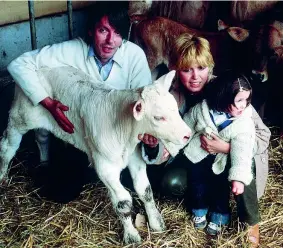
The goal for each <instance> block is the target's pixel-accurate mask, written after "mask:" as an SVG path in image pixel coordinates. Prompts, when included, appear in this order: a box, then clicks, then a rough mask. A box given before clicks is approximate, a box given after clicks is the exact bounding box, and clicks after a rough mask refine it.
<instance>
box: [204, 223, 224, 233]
mask: <svg viewBox="0 0 283 248" xmlns="http://www.w3.org/2000/svg"><path fill="white" fill-rule="evenodd" d="M206 231H207V233H208V234H209V235H211V236H216V235H218V234H219V233H220V232H221V227H220V226H219V225H217V224H215V223H213V222H209V224H208V226H207V228H206Z"/></svg>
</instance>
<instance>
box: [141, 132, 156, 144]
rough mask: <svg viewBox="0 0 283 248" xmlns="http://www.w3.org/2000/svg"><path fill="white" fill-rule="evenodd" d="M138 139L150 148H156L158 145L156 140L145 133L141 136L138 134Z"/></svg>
mask: <svg viewBox="0 0 283 248" xmlns="http://www.w3.org/2000/svg"><path fill="white" fill-rule="evenodd" d="M138 139H139V140H140V141H142V142H143V143H145V144H147V145H148V146H150V147H156V146H157V145H158V139H157V138H155V137H154V136H152V135H150V134H147V133H145V134H144V135H143V136H142V134H139V136H138Z"/></svg>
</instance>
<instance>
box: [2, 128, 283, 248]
mask: <svg viewBox="0 0 283 248" xmlns="http://www.w3.org/2000/svg"><path fill="white" fill-rule="evenodd" d="M271 131H272V133H273V135H272V140H271V145H270V149H269V155H270V175H269V179H268V185H267V189H266V193H265V195H264V197H263V198H262V199H261V200H260V212H261V218H262V221H261V223H260V232H261V247H272V248H279V247H280V248H281V247H283V224H282V223H283V164H282V152H283V142H282V140H281V141H280V138H279V136H278V134H277V133H278V128H276V127H271ZM26 153H27V151H26V150H21V151H19V152H18V154H17V158H18V159H17V158H15V159H14V161H13V164H12V169H11V170H10V180H9V182H8V185H6V186H1V187H0V247H1V248H2V247H17V248H19V247H21V248H31V247H76V248H79V247H84V248H87V247H92V248H93V247H107V248H112V247H113V248H114V247H131V246H125V245H123V243H122V242H121V240H122V226H121V224H120V222H119V221H118V219H117V217H116V215H115V213H114V211H113V209H112V205H111V203H110V200H109V198H108V196H107V190H106V188H105V187H104V186H103V185H102V184H101V183H97V184H88V185H86V186H85V187H84V190H83V191H82V193H81V194H80V196H79V197H78V198H77V199H76V200H74V201H72V202H70V203H67V204H59V203H54V202H51V201H47V200H46V199H44V198H42V197H41V196H40V195H39V193H38V192H39V191H38V189H37V188H35V187H34V186H33V182H32V180H31V178H30V177H29V176H28V175H27V170H26V165H25V164H26V163H27V157H29V156H32V155H33V154H28V155H26ZM20 158H21V159H20ZM156 202H157V205H158V207H159V209H160V210H161V211H162V214H163V216H164V220H165V222H166V226H167V230H166V231H164V232H162V233H153V232H151V231H150V230H149V228H148V227H144V228H141V229H140V230H139V231H140V234H141V236H142V238H143V244H141V245H140V246H138V247H194V248H197V247H202V248H203V247H207V248H208V247H218V248H222V247H223V248H224V247H225V248H226V247H227V248H228V247H241V248H242V247H247V242H246V228H245V226H244V225H242V224H241V223H239V222H238V221H237V220H236V219H235V218H236V217H235V208H234V207H233V218H234V219H233V221H232V223H231V225H230V226H229V227H228V228H227V229H225V230H223V233H222V234H221V235H219V237H218V238H216V239H212V238H210V237H208V236H207V235H206V234H205V232H202V231H196V230H194V228H193V224H192V221H191V219H190V218H191V216H190V215H189V214H188V213H187V212H186V210H185V208H184V205H183V204H182V201H172V200H168V199H157V200H156ZM139 204H140V202H139V201H137V204H136V205H137V206H136V208H135V210H134V211H133V216H135V214H137V213H138V212H141V213H142V212H143V208H142V206H140V207H139Z"/></svg>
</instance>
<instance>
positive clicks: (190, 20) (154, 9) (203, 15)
mask: <svg viewBox="0 0 283 248" xmlns="http://www.w3.org/2000/svg"><path fill="white" fill-rule="evenodd" d="M210 6H211V2H209V1H130V2H129V16H136V15H143V16H150V17H154V16H161V17H166V18H169V19H171V20H173V21H177V22H180V23H183V24H185V25H187V26H189V27H192V28H198V29H201V28H203V26H204V24H205V22H206V20H207V16H208V11H209V9H210ZM134 19H136V18H134Z"/></svg>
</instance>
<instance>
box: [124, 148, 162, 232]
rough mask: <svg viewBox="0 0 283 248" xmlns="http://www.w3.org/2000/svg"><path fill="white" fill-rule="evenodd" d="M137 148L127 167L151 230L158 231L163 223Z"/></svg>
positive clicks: (144, 165)
mask: <svg viewBox="0 0 283 248" xmlns="http://www.w3.org/2000/svg"><path fill="white" fill-rule="evenodd" d="M137 149H138V148H136V151H135V152H134V154H133V155H132V156H131V158H130V161H129V165H128V167H129V170H130V173H131V177H132V179H133V184H134V188H135V190H136V192H137V194H138V196H139V198H140V199H141V200H142V201H143V203H144V206H145V210H146V213H147V217H148V221H149V226H150V228H151V229H152V230H153V231H157V232H160V231H163V230H165V224H164V221H163V218H162V216H161V214H160V212H159V211H158V210H157V208H156V205H155V202H154V199H153V193H152V190H151V186H150V183H149V180H148V177H147V174H146V164H145V162H144V161H143V159H142V157H141V152H140V151H138V150H137Z"/></svg>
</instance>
